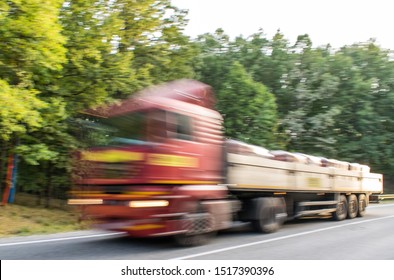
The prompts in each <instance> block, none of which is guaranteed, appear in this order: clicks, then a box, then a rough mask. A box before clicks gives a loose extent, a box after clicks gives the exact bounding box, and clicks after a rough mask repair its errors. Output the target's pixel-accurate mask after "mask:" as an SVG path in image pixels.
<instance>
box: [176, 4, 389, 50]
mask: <svg viewBox="0 0 394 280" xmlns="http://www.w3.org/2000/svg"><path fill="white" fill-rule="evenodd" d="M171 2H172V4H173V5H175V6H176V7H178V8H182V9H187V10H189V15H188V19H189V23H188V27H187V28H186V30H185V33H186V34H187V35H189V36H191V37H195V36H197V35H200V34H203V33H206V32H209V33H213V32H214V31H215V30H216V29H217V28H223V29H224V31H225V33H226V34H228V35H230V36H231V37H232V38H234V37H235V36H238V35H240V34H242V35H244V37H246V36H248V35H251V34H253V33H256V32H257V31H258V30H259V29H260V28H262V29H263V31H264V33H265V34H266V35H267V37H268V38H272V36H273V35H274V34H275V32H276V30H278V29H280V30H281V32H282V33H283V34H284V35H285V37H286V38H287V39H289V40H290V42H291V43H294V42H295V40H296V38H297V36H298V35H300V34H309V36H310V38H311V40H312V42H313V46H314V47H316V46H320V45H325V44H327V43H330V44H331V45H332V46H333V47H335V48H338V47H341V46H344V45H350V44H353V43H357V42H365V41H367V40H368V39H370V38H375V39H376V42H377V43H378V44H379V45H380V46H381V47H383V48H386V49H391V50H394V1H392V0H358V1H357V0H324V1H323V0H172V1H171Z"/></svg>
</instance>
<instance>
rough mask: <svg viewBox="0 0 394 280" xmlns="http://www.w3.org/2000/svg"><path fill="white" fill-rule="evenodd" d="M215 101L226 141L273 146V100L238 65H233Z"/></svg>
mask: <svg viewBox="0 0 394 280" xmlns="http://www.w3.org/2000/svg"><path fill="white" fill-rule="evenodd" d="M217 98H218V100H219V102H218V105H217V106H218V110H219V111H220V112H221V113H222V115H223V117H224V128H225V134H226V135H227V136H228V137H232V138H235V139H239V140H243V141H246V142H250V143H253V144H257V145H263V146H268V145H269V146H272V145H274V143H275V140H276V139H275V132H276V128H277V123H278V122H277V116H276V103H275V98H274V96H273V95H272V94H271V93H270V92H268V90H267V88H266V87H265V86H264V85H262V84H259V83H257V82H255V81H253V79H252V78H251V76H250V75H249V74H248V73H247V72H246V71H245V69H244V68H243V67H242V65H241V64H239V63H237V62H235V63H233V65H232V66H231V68H230V70H229V73H228V74H227V75H226V76H225V77H224V83H223V85H222V87H221V90H219V91H218V92H217Z"/></svg>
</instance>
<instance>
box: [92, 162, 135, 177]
mask: <svg viewBox="0 0 394 280" xmlns="http://www.w3.org/2000/svg"><path fill="white" fill-rule="evenodd" d="M141 168H142V167H141V166H140V165H139V164H136V163H133V164H124V163H92V164H91V166H89V172H88V173H87V174H86V175H87V178H95V179H126V178H134V177H136V176H137V175H138V174H139V173H140V171H141Z"/></svg>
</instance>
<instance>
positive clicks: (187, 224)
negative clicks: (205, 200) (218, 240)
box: [174, 204, 216, 247]
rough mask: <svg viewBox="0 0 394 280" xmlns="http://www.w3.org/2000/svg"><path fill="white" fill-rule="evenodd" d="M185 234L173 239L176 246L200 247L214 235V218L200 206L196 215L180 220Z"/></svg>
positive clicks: (191, 214) (192, 214)
mask: <svg viewBox="0 0 394 280" xmlns="http://www.w3.org/2000/svg"><path fill="white" fill-rule="evenodd" d="M182 224H183V225H182V228H183V229H184V230H185V233H182V234H179V235H176V236H175V237H174V239H175V242H176V244H178V245H180V246H183V247H192V246H200V245H204V244H206V243H208V242H209V240H210V239H211V238H212V236H214V235H215V233H216V232H215V230H214V218H213V216H212V214H210V213H209V212H206V211H204V210H203V208H202V205H201V204H200V205H199V206H198V207H197V212H196V213H189V214H187V215H185V216H184V217H183V219H182Z"/></svg>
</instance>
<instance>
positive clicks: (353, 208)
mask: <svg viewBox="0 0 394 280" xmlns="http://www.w3.org/2000/svg"><path fill="white" fill-rule="evenodd" d="M347 207H348V211H347V218H348V219H354V218H356V217H357V214H358V200H357V196H356V195H355V194H351V195H349V196H348V200H347Z"/></svg>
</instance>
